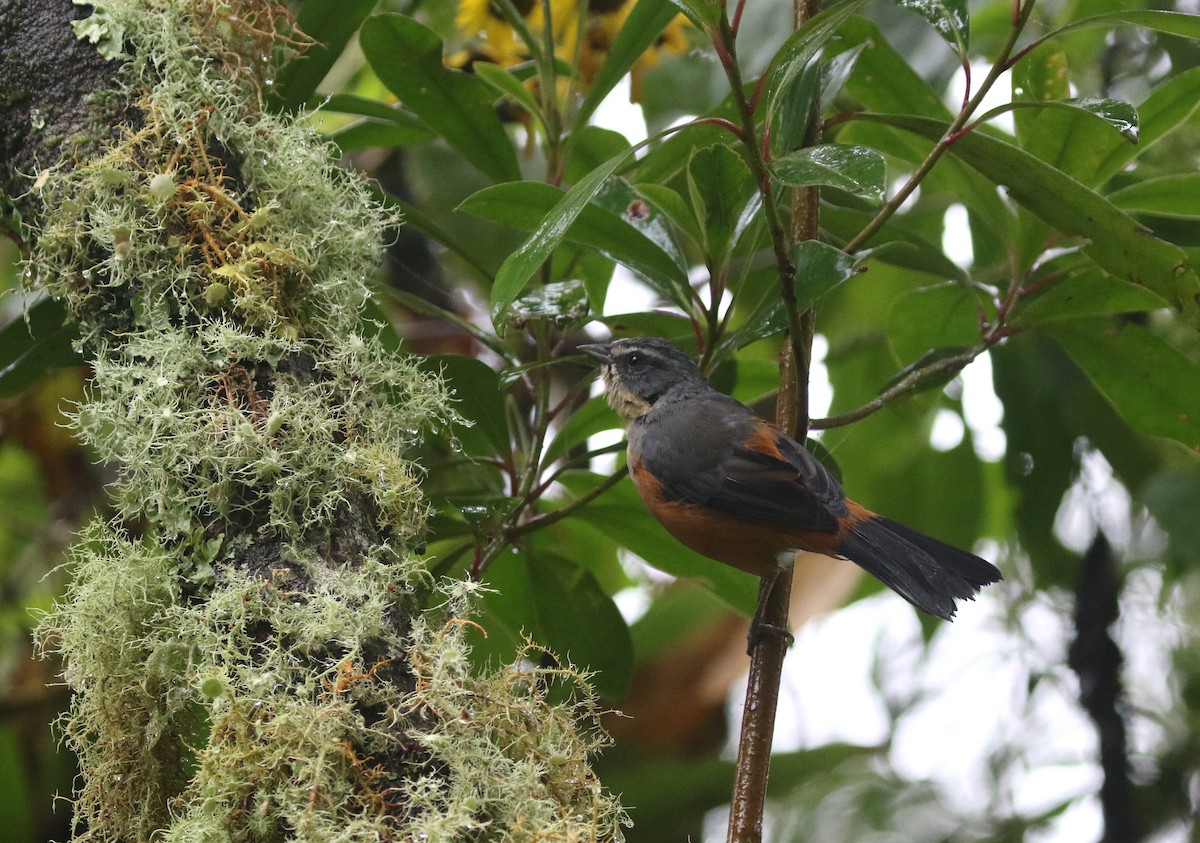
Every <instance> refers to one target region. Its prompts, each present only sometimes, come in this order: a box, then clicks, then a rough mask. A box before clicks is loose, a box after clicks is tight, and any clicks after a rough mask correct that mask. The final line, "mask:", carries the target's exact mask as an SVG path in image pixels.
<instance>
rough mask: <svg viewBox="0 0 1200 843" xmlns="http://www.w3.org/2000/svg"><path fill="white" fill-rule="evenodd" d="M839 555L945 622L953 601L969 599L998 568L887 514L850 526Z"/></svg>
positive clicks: (997, 576)
mask: <svg viewBox="0 0 1200 843" xmlns="http://www.w3.org/2000/svg"><path fill="white" fill-rule="evenodd" d="M838 553H840V554H841V555H842V556H845V557H846V558H847V559H849V560H850V561H852V562H855V563H856V564H858V565H860V566H861V567H863V568H864V569H866V571H867V572H868V573H870V574H872V575H874V576H875V577H877V578H878V579H879V580H881V581H882V582H883V584H884V585H886V586H887V587H888V588H890V589H892V590H893V591H895V592H897V593H898V594H899V595H900V596H901V597H903V598H904V599H905V600H907V601H908V602H909V603H912V604H913V605H914V606H916V607H917V608H918V609H923V610H925V611H926V612H929V614H931V615H937V616H938V617H939V618H945V619H946V620H950V619H951V618H953V617H954V610H955V604H954V601H955V600H956V599H966V600H973V599H975V595H976V594H977V593H978V592H979V589H981V588H983V587H984V586H985V585H990V584H991V583H994V582H996V581H998V580H999V579H1000V572H999V571H998V570H997V569H996V568H995V566H993V565H992V564H991V563H989V562H985V561H984V560H983V559H980V558H979V557H978V556H976V555H975V554H973V553H967V552H966V551H965V550H959V549H958V548H957V547H951V546H950V545H948V544H944V543H942V542H940V541H938V540H937V539H934V538H930V537H929V536H926V535H924V534H922V533H918V532H917V531H916V530H913V529H910V528H908V527H905V526H904V525H903V524H898V523H896V522H895V521H892V520H891V519H890V518H883V517H881V516H877V515H873V516H872V517H870V518H865V519H863V520H861V521H858V522H856V523H855V524H854V526H853V528H852V530H851V533H850V535H849V536H847V537H846V538H845V539H843V540H842V542H841V544H839V545H838Z"/></svg>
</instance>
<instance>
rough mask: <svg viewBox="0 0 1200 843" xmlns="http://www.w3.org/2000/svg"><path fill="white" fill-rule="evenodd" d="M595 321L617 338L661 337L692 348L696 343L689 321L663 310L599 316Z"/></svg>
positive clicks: (684, 317)
mask: <svg viewBox="0 0 1200 843" xmlns="http://www.w3.org/2000/svg"><path fill="white" fill-rule="evenodd" d="M597 321H599V322H603V323H604V324H605V325H607V326H608V328H609V330H611V331H612V332H613V334H614V335H617V336H626V337H663V338H665V339H669V340H671V341H672V342H674V343H675V344H676V345H681V346H686V345H687V342H688V341H690V342H691V343H692V345H693V347H694V345H695V342H696V334H695V331H694V330H693V326H692V322H691V320H690V319H688V318H687V317H686V316H680V315H679V314H677V313H668V312H667V311H665V310H652V311H649V312H645V311H642V312H636V313H618V314H615V315H613V316H601V317H600V318H599V319H598V320H597Z"/></svg>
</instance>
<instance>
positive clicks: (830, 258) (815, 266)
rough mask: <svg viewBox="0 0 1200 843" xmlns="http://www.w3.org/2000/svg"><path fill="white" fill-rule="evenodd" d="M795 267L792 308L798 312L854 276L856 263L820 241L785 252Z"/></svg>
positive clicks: (801, 243)
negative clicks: (794, 291)
mask: <svg viewBox="0 0 1200 843" xmlns="http://www.w3.org/2000/svg"><path fill="white" fill-rule="evenodd" d="M788 254H789V256H790V257H791V259H792V266H794V267H795V268H796V306H797V307H798V308H800V310H801V312H803V311H805V310H808V309H809V308H810V307H812V306H813V305H815V304H816V303H817V302H818V301H820V299H821V297H822V296H824V295H825V294H826V293H828V292H829V291H830V290H832V289H833V288H834V287H836V286H838V285H839V284H841V283H842V282H843V281H848V280H849V279H850V278H853V277H854V276H855V275H856V274H857V273H858V260H857V259H856V258H854V257H852V256H850V255H847V254H846V253H845V252H843V251H842V250H841V249H835V248H834V247H833V246H830V245H829V244H828V243H822V242H821V241H820V240H803V241H801V242H799V243H797V244H796V245H795V246H793V247H792V248H791V251H790V252H789V253H788Z"/></svg>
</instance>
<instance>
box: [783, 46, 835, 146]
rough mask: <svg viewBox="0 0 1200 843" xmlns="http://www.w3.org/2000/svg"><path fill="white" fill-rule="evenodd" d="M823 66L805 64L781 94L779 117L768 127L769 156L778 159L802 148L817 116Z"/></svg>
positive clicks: (810, 63) (818, 63) (815, 63)
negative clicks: (769, 133)
mask: <svg viewBox="0 0 1200 843" xmlns="http://www.w3.org/2000/svg"><path fill="white" fill-rule="evenodd" d="M823 70H824V65H823V64H822V63H821V62H809V63H808V64H807V65H806V66H805V68H804V70H802V71H801V72H800V75H799V76H797V77H796V81H794V82H793V83H792V84H791V86H789V88H788V90H787V91H786V92H785V93H784V95H783V99H782V100H781V102H780V104H779V114H778V116H777V117H776V120H775V122H774V124H772V126H771V154H772V156H773V157H775V158H782V157H783V156H785V155H787V154H788V153H789V152H791V151H793V150H795V149H799V148H800V147H802V146H804V145H805V141H807V140H808V139H809V137H810V129H811V128H812V124H813V120H814V119H815V118H816V117H817V116H818V114H817V111H816V106H817V99H818V97H819V96H820V84H819V83H820V81H821V75H822V71H823Z"/></svg>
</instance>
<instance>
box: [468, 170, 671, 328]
mask: <svg viewBox="0 0 1200 843" xmlns="http://www.w3.org/2000/svg"><path fill="white" fill-rule="evenodd" d="M563 197H564V193H563V191H561V190H559V189H558V188H556V187H553V186H552V185H548V184H545V183H543V182H532V181H530V182H511V183H508V184H497V185H493V186H492V187H487V188H484V189H483V190H481V191H479V192H478V193H476V194H474V195H472V196H469V197H467V199H465V200H464V201H463V203H462V204H461V205H459V206H458V210H460V211H464V212H466V213H469V214H473V215H474V216H477V217H480V218H482V219H486V220H491V221H492V222H498V223H501V224H504V225H508V226H511V227H513V228H518V229H524V230H526V231H528V230H532V229H535V228H537V227H538V224H539V223H540V222H541V221H542V220H543V219H544V218H545V216H546V215H547V214H548V213H550V212H551V211H552V210H554V209H555V208H556V207H557V206H558V204H559V203H560V202H561V201H562V199H563ZM562 236H563V238H564V239H566V240H568V241H570V242H573V243H578V244H580V245H583V246H590V247H592V248H594V249H596V250H597V251H599V252H601V253H602V254H604V255H606V256H608V257H610V258H612V259H613V260H615V261H617V262H618V263H621V264H624V265H625V266H627V267H629V268H630V269H632V270H634V271H635V272H638V273H640V274H641V275H644V276H645V277H646V278H647V279H649V280H650V281H651V283H652V285H653V286H654V288H655V289H656V290H658V291H659V292H661V293H663V294H664V295H666V296H667V297H668V298H669V299H670V300H671V301H673V302H675V303H676V304H680V303H681V300H682V302H686V301H687V298H686V291H687V284H688V280H687V274H686V273H685V272H684V270H683V268H682V267H680V266H679V264H677V263H676V262H675V261H674V260H673V259H672V258H671V256H670V255H668V254H667V253H666V252H665V251H663V250H662V248H660V247H659V245H658V244H657V243H655V242H654V241H652V240H650V239H649V238H648V237H646V236H645V235H644V234H643V233H642V232H641V231H639V230H638V229H637V228H635V227H634V226H633V225H631V224H630V223H629V222H628V221H627V220H625V219H622V218H621V217H618V216H617V215H616V214H612V213H610V212H608V211H607V210H605V209H603V208H601V207H599V206H598V205H596V204H595V203H594V202H589V203H587V204H586V205H584V207H583V208H581V209H580V211H579V213H578V215H577V216H576V217H575V218H574V219H573V220H572V221H571V223H570V224H569V226H568V227H567V230H566V231H565V232H564V233H563V235H562ZM497 283H498V282H497ZM494 298H495V294H494V293H493V299H494Z"/></svg>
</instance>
